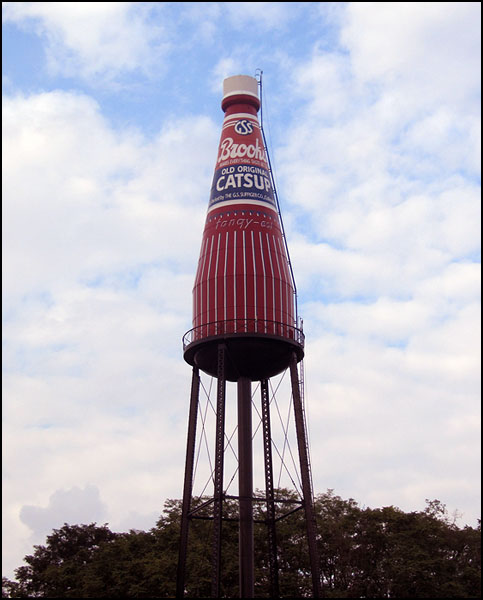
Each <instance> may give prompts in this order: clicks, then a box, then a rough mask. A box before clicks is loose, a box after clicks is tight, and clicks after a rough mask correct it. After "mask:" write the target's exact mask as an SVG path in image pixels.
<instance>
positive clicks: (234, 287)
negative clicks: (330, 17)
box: [177, 75, 319, 598]
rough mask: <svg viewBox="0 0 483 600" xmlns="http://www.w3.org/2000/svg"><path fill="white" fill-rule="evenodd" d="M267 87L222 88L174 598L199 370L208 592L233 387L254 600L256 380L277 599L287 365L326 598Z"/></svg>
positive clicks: (197, 304)
mask: <svg viewBox="0 0 483 600" xmlns="http://www.w3.org/2000/svg"><path fill="white" fill-rule="evenodd" d="M259 83H260V88H261V75H260V80H257V79H256V78H253V77H249V76H246V75H237V76H234V77H229V78H228V79H225V81H224V82H223V99H222V103H221V107H222V110H223V111H224V114H225V116H224V120H223V127H222V133H221V139H220V144H219V150H218V156H217V158H216V164H215V173H214V177H213V184H212V188H211V194H210V200H209V206H208V211H207V216H206V222H205V228H204V232H203V237H202V244H201V252H200V257H199V262H198V269H197V273H196V277H195V283H194V288H193V328H192V329H191V330H190V331H189V332H188V333H186V334H185V336H184V338H183V346H184V358H185V360H186V361H187V362H188V363H189V364H190V365H191V366H192V367H193V378H192V386H191V401H190V415H189V424H188V441H187V452H186V465H185V478H184V491H183V506H182V517H181V536H180V552H179V562H178V578H177V597H183V596H184V584H185V575H186V573H185V571H186V557H187V549H188V533H189V526H190V522H191V519H192V517H193V516H194V512H195V511H194V510H193V509H192V497H191V496H192V486H193V468H194V457H195V444H196V441H195V440H196V425H197V412H198V397H199V387H200V371H203V372H204V373H207V374H208V375H211V376H213V377H216V379H217V390H216V393H217V397H216V427H215V438H216V439H215V456H214V473H213V482H214V484H213V497H212V498H211V500H210V501H209V502H208V504H209V505H210V506H212V516H211V518H212V520H213V528H212V532H213V533H212V579H211V581H212V587H211V595H212V597H213V598H218V597H220V582H221V581H222V577H223V574H222V573H221V568H220V565H221V540H222V533H223V530H222V523H223V520H224V516H223V502H224V499H225V493H224V487H223V470H224V449H225V408H226V407H225V392H226V383H227V382H236V385H237V425H238V426H237V437H238V496H237V500H238V505H239V511H238V512H239V518H238V521H239V583H240V597H241V598H253V597H254V585H255V581H254V547H253V524H254V521H253V502H254V501H255V500H259V498H256V499H255V498H254V495H253V449H252V433H253V432H252V390H251V384H252V382H260V390H261V415H262V426H263V439H264V441H263V447H264V467H265V494H266V498H265V501H266V514H267V532H268V553H269V556H268V563H269V565H270V582H271V589H270V597H272V598H274V597H278V596H279V590H278V561H277V544H276V522H277V520H278V519H277V517H276V498H275V492H274V482H273V466H272V444H271V438H270V402H269V388H268V383H269V379H270V378H271V377H274V376H275V375H277V374H279V373H281V372H283V371H285V370H287V369H290V375H291V377H290V379H291V386H292V395H293V407H294V419H295V428H296V435H297V445H298V451H299V462H300V479H301V482H302V496H303V498H302V502H301V504H302V505H303V508H304V510H305V520H306V531H307V542H308V549H309V556H310V563H311V571H312V586H313V597H318V596H319V568H318V558H317V548H316V538H315V517H314V511H313V503H312V489H311V483H310V482H311V478H310V466H309V459H308V449H307V440H306V434H305V422H304V414H303V406H302V400H301V394H300V383H299V377H298V370H297V364H298V363H299V362H300V361H301V360H302V358H303V356H304V336H303V333H302V331H301V329H300V328H299V327H298V322H297V314H296V292H295V284H294V281H293V275H292V270H291V267H290V263H289V259H288V250H287V246H286V242H285V236H284V234H283V226H282V221H281V216H280V212H279V207H278V201H277V197H276V193H275V189H274V185H273V178H272V174H271V169H270V164H269V159H268V155H267V153H266V149H265V143H264V142H265V138H264V135H263V130H262V128H261V126H260V123H259V121H258V111H259V109H260V104H261V103H260V98H259V94H258V89H259Z"/></svg>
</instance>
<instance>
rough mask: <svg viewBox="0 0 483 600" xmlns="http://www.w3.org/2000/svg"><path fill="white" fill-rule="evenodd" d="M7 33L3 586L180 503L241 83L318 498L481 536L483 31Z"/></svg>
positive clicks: (422, 8)
mask: <svg viewBox="0 0 483 600" xmlns="http://www.w3.org/2000/svg"><path fill="white" fill-rule="evenodd" d="M2 13H3V24H2V34H3V35H2V40H3V41H2V43H3V53H2V60H3V69H2V86H3V127H2V141H3V211H2V215H3V220H2V234H3V544H4V545H3V568H2V573H3V575H5V576H7V577H12V576H13V571H14V569H15V568H16V567H18V566H20V565H21V564H22V559H23V557H24V556H25V555H26V554H29V553H31V552H32V550H33V544H42V543H45V538H46V535H48V534H49V533H51V532H52V529H54V528H59V527H62V525H63V524H64V523H65V522H66V523H71V524H79V523H91V522H97V523H98V524H103V523H108V524H109V527H110V528H111V530H113V531H128V530H130V529H142V530H148V529H150V528H151V527H153V526H154V525H155V523H156V520H157V518H158V517H159V516H160V515H161V513H162V510H163V505H164V502H165V501H166V500H167V499H169V498H181V496H182V484H183V471H184V457H185V448H186V432H187V419H188V407H189V393H190V386H191V369H190V367H189V365H188V364H186V363H185V362H184V361H183V352H182V342H181V340H182V336H183V334H184V333H185V332H186V331H187V330H189V329H190V327H191V316H192V315H191V310H192V304H191V298H192V296H191V291H192V286H193V283H194V276H195V272H196V267H197V261H198V256H199V250H200V244H201V235H202V230H203V226H204V219H205V214H206V210H207V207H208V200H209V193H210V187H211V179H212V177H213V172H214V164H215V159H216V153H217V145H218V141H219V136H220V133H221V124H222V118H223V113H222V111H221V107H220V102H221V94H222V82H223V79H224V78H225V77H228V76H231V75H237V74H246V75H252V76H255V75H256V74H257V73H260V71H262V72H263V76H262V83H263V124H264V129H265V133H266V137H267V142H268V147H269V151H270V158H271V161H272V167H273V171H274V176H275V181H276V184H277V191H278V196H279V200H280V205H281V211H282V216H283V222H284V227H285V231H286V235H287V241H288V247H289V251H290V257H291V261H292V264H293V269H294V273H295V279H296V283H297V289H298V309H299V314H300V316H301V317H302V318H303V321H304V332H305V336H306V346H305V359H304V363H303V374H304V381H305V389H304V396H305V402H306V411H307V418H308V431H309V438H310V454H311V465H312V478H313V485H314V491H315V493H323V492H325V491H326V490H327V489H333V490H334V493H336V494H338V495H340V496H342V497H343V498H346V499H347V498H354V499H355V500H356V501H357V502H358V503H359V504H360V505H361V506H363V507H371V508H378V507H382V506H397V507H399V508H400V509H401V510H404V511H420V510H424V509H425V507H426V499H429V500H432V499H439V500H440V501H441V502H443V503H444V504H445V505H446V507H447V511H448V518H450V519H451V520H452V521H453V520H454V521H455V522H456V523H457V524H458V525H459V526H460V527H463V526H464V525H466V524H467V525H470V526H475V525H476V524H477V519H478V518H479V517H480V343H481V340H480V315H481V312H480V306H481V305H480V288H481V279H480V264H481V258H480V224H481V212H480V210H481V209H480V185H481V179H480V161H481V134H480V132H481V117H480V102H481V94H480V90H481V80H480V72H481V64H480V55H481V25H480V23H481V4H480V3H478V2H378V3H377V4H376V3H375V2H354V3H350V2H349V3H345V2H334V3H332V2H322V3H317V2H283V3H279V2H230V3H211V2H196V3H195V2H176V3H173V2H167V3H163V2H95V3H94V2H3V3H2ZM284 385H285V383H284V380H283V378H282V379H281V383H280V390H283V389H284ZM209 386H210V382H209V381H206V383H204V384H203V393H204V392H205V390H206V395H207V394H208V391H209ZM283 402H287V403H288V404H286V405H284V404H283ZM200 406H201V404H200ZM203 406H204V407H205V408H203V410H204V411H205V413H203V414H207V415H208V413H210V412H212V410H211V408H210V405H209V401H208V400H206V403H205V404H203ZM284 406H288V407H289V409H288V410H290V399H289V398H288V399H287V400H284V399H282V400H281V407H284ZM231 409H232V402H231V400H230V401H229V406H228V408H227V412H229V413H230V414H231V413H232V412H233V411H232V410H231ZM286 410H287V409H286V408H281V412H283V414H289V413H285V412H284V411H286ZM284 418H285V417H284ZM206 431H207V432H208V431H209V425H208V423H207V425H206ZM208 439H210V440H211V437H210V436H209V435H208V433H207V435H206V438H205V442H208ZM233 439H236V436H235V438H233ZM281 443H282V442H281ZM201 445H202V444H201V442H200V446H201ZM204 445H206V443H205V444H204ZM280 449H281V446H280ZM281 451H282V450H281ZM254 452H255V454H256V457H257V456H259V454H258V452H259V451H258V450H257V449H255V450H254ZM255 462H256V464H257V465H258V462H257V460H255ZM200 464H203V465H204V464H207V463H206V460H205V461H204V462H203V460H202V459H201V458H200ZM200 473H201V474H202V473H203V467H202V466H201V467H200ZM197 476H198V473H197ZM200 477H201V475H200ZM208 479H209V472H208ZM279 481H280V480H279ZM209 491H210V490H209V488H208V493H209Z"/></svg>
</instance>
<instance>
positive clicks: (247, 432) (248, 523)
mask: <svg viewBox="0 0 483 600" xmlns="http://www.w3.org/2000/svg"><path fill="white" fill-rule="evenodd" d="M237 391H238V495H239V507H240V523H239V581H240V598H253V597H254V591H255V580H254V570H255V568H254V556H253V452H252V388H251V381H250V379H248V378H247V377H240V379H238V382H237Z"/></svg>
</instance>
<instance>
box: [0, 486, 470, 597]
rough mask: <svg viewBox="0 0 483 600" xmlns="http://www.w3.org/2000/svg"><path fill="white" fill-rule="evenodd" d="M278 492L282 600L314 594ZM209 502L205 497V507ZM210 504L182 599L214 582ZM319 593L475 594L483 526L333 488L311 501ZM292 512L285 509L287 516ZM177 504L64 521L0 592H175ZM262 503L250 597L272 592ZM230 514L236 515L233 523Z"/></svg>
mask: <svg viewBox="0 0 483 600" xmlns="http://www.w3.org/2000/svg"><path fill="white" fill-rule="evenodd" d="M277 497H278V498H279V499H282V500H283V501H284V502H280V503H278V504H277V506H278V513H277V514H278V516H279V517H283V515H285V514H286V515H288V516H286V517H283V518H281V519H280V520H279V521H278V523H277V545H278V560H279V580H280V590H281V595H282V597H286V598H287V597H291V598H294V597H296V598H303V597H311V577H310V570H309V567H308V564H309V560H308V551H307V545H306V541H305V522H304V513H303V510H295V511H294V512H292V511H293V510H294V508H295V509H296V508H297V506H298V505H297V504H296V502H297V497H296V496H295V495H294V493H293V492H290V491H289V490H279V491H278V493H277ZM204 501H206V499H201V500H200V501H199V504H200V505H201V504H203V502H204ZM211 510H212V505H211V504H210V503H209V502H208V503H207V505H206V506H205V507H204V508H200V510H198V512H196V517H197V518H194V519H192V521H191V526H190V532H189V548H188V559H187V568H186V588H185V591H186V596H187V597H189V598H207V597H209V596H210V593H211V591H210V588H211V531H212V521H211V520H209V517H210V516H211V513H210V511H211ZM223 510H224V513H223V514H224V517H225V519H227V520H226V521H224V522H223V547H222V590H221V594H222V597H226V598H236V597H238V595H239V588H238V527H237V522H236V519H237V510H238V508H237V502H236V501H235V500H230V499H227V500H226V502H225V503H224V509H223ZM315 512H316V518H317V528H318V548H319V554H320V570H321V577H322V582H321V583H322V589H323V596H324V597H326V598H479V597H480V596H481V595H480V585H481V584H480V582H481V577H480V567H481V558H480V548H481V529H480V527H478V528H477V529H474V528H471V527H464V528H463V529H460V528H458V527H457V526H456V524H455V523H452V522H451V521H450V519H449V518H448V515H447V512H446V507H445V506H444V504H442V503H441V502H440V501H438V500H432V501H427V507H426V509H425V510H424V511H422V512H411V513H404V512H403V511H401V510H400V509H398V508H396V507H393V506H389V507H384V508H377V509H371V508H361V507H360V506H359V505H358V504H357V503H356V502H355V501H354V500H353V499H349V500H343V499H342V498H340V497H339V496H337V495H335V494H334V493H333V491H332V490H329V491H328V492H326V493H325V494H320V495H319V496H317V498H316V500H315ZM289 513H290V514H289ZM180 515H181V502H180V501H179V500H168V501H167V502H166V504H165V506H164V511H163V514H162V515H161V517H160V518H159V520H158V522H157V523H156V526H155V527H153V529H151V530H150V531H148V532H144V531H134V530H131V531H130V532H129V533H113V532H111V531H110V530H109V529H108V527H107V525H102V526H97V525H96V524H95V523H92V524H90V525H67V524H65V525H64V526H63V527H62V528H61V529H59V530H54V531H53V533H52V534H51V535H49V536H48V537H47V541H46V544H45V545H44V546H42V545H39V546H34V553H33V554H32V555H28V556H26V557H25V559H24V561H25V563H26V564H25V565H24V566H21V567H19V568H18V569H16V572H15V574H16V580H15V581H9V580H8V579H6V578H3V584H2V597H3V598H173V597H174V596H175V582H176V569H177V562H178V542H179V523H180ZM265 517H266V513H265V504H264V503H263V502H255V503H254V518H255V521H256V523H255V530H254V536H255V540H254V542H255V576H256V588H255V595H256V597H259V598H263V597H265V598H268V597H270V592H269V568H268V560H267V554H268V552H267V531H266V525H265V523H264V520H265ZM230 519H233V520H230Z"/></svg>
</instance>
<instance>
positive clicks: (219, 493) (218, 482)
mask: <svg viewBox="0 0 483 600" xmlns="http://www.w3.org/2000/svg"><path fill="white" fill-rule="evenodd" d="M225 353H226V347H225V345H224V344H219V345H218V372H217V375H218V386H217V400H216V440H215V484H214V491H213V500H214V501H213V538H212V572H211V597H212V598H220V571H221V523H222V517H223V463H224V460H223V459H224V451H225V390H226V380H225Z"/></svg>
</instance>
